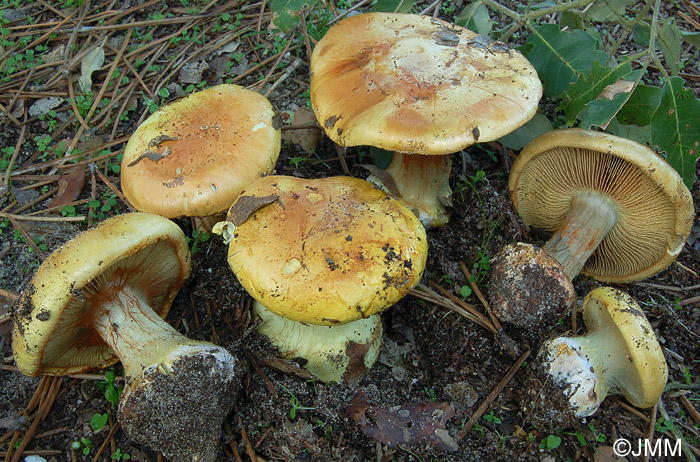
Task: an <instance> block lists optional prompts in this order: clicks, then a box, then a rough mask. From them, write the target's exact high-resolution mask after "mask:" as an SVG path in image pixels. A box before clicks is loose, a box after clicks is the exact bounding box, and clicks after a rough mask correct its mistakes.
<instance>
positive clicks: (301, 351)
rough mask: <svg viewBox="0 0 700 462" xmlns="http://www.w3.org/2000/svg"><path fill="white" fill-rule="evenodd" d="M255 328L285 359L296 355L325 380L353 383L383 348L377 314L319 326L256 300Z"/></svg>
mask: <svg viewBox="0 0 700 462" xmlns="http://www.w3.org/2000/svg"><path fill="white" fill-rule="evenodd" d="M253 313H254V314H255V316H256V317H257V318H258V319H260V325H259V326H258V332H260V334H262V335H263V336H264V337H266V338H267V339H268V340H269V342H270V343H271V344H272V345H273V346H274V347H275V348H277V351H278V352H279V354H280V356H281V357H283V358H285V359H296V360H297V361H298V362H299V363H300V364H301V365H302V366H303V367H304V368H305V369H306V370H307V371H308V372H309V373H311V374H312V375H313V376H315V377H318V378H319V379H321V380H323V381H324V382H335V383H342V382H345V383H348V384H350V385H353V384H355V383H357V382H359V380H360V379H361V378H362V376H363V375H364V374H365V373H366V372H367V371H368V370H369V369H371V368H372V366H373V365H374V363H375V362H376V361H377V358H378V357H379V352H380V350H381V348H382V333H383V331H382V319H381V316H379V315H378V314H373V315H371V316H370V317H368V318H362V319H358V320H357V321H352V322H348V323H346V324H339V325H337V326H321V325H316V324H305V323H302V322H299V321H292V320H291V319H288V318H285V317H283V316H278V315H276V314H274V313H273V312H272V311H270V310H268V309H267V308H265V307H264V306H263V304H262V303H260V302H259V301H257V300H255V302H254V303H253Z"/></svg>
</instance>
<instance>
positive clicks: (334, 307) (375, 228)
mask: <svg viewBox="0 0 700 462" xmlns="http://www.w3.org/2000/svg"><path fill="white" fill-rule="evenodd" d="M251 195H255V196H258V197H265V196H275V195H276V196H278V199H277V200H276V201H274V202H272V203H270V204H268V205H265V206H263V207H262V208H260V209H258V210H257V211H255V212H254V213H253V214H252V215H250V217H249V218H248V219H247V220H246V221H245V222H244V223H242V224H241V225H239V226H238V227H236V229H235V231H234V233H233V239H232V241H231V243H230V245H229V253H228V255H229V264H230V265H231V268H232V270H233V272H234V273H235V274H236V276H237V277H238V279H239V281H240V282H241V284H242V285H243V286H244V287H245V288H246V290H247V291H248V292H249V293H250V294H251V295H252V296H253V297H254V298H256V299H257V300H259V301H260V302H261V303H262V304H263V305H264V306H265V307H267V308H268V309H269V310H270V311H272V312H274V313H276V314H278V315H280V316H284V317H287V318H289V319H293V320H296V321H303V322H308V323H312V324H326V325H333V324H342V323H345V322H350V321H354V320H357V319H360V318H366V317H368V316H370V315H372V314H375V313H377V312H380V311H382V310H384V309H386V308H387V307H389V306H391V305H392V304H394V303H395V302H396V301H398V300H399V299H400V298H401V297H402V296H403V295H404V294H405V293H406V292H408V290H410V289H411V288H412V287H413V286H414V285H415V284H417V283H418V281H419V280H420V278H421V276H422V273H423V268H424V267H425V261H426V257H427V241H426V235H425V230H424V229H423V226H422V225H421V224H420V222H419V221H418V219H417V218H416V216H415V215H414V214H413V213H412V212H411V211H410V210H409V209H408V208H406V207H405V206H404V205H402V204H401V203H400V202H398V201H397V200H395V199H392V198H390V197H389V196H388V195H387V194H386V193H385V192H383V191H380V190H378V189H375V188H373V187H372V186H371V185H370V184H369V183H367V182H366V181H364V180H360V179H356V178H350V177H333V178H325V179H320V180H302V179H298V178H293V177H283V176H270V177H265V178H262V179H261V180H259V181H257V182H256V183H254V184H253V185H251V186H250V187H248V188H246V190H245V191H244V192H243V193H242V195H241V196H242V197H243V196H251ZM233 207H235V204H234V206H233ZM233 207H232V208H233Z"/></svg>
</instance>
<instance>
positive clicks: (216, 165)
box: [121, 84, 281, 222]
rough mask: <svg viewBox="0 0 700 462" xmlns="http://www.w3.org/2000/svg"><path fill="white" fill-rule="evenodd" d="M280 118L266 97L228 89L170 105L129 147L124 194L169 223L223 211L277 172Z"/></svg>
mask: <svg viewBox="0 0 700 462" xmlns="http://www.w3.org/2000/svg"><path fill="white" fill-rule="evenodd" d="M274 115H275V111H274V109H273V107H272V104H270V102H269V101H268V100H267V98H265V97H264V96H262V95H261V94H259V93H257V92H255V91H252V90H247V89H245V88H243V87H239V86H237V85H229V84H222V85H217V86H214V87H211V88H208V89H206V90H202V91H199V92H196V93H193V94H191V95H189V96H186V97H185V98H182V99H179V100H177V101H175V102H173V103H170V104H168V105H166V106H163V107H162V108H160V109H159V110H157V111H156V112H154V113H153V114H152V115H151V116H150V117H148V118H147V119H146V120H145V121H144V122H143V123H142V124H141V125H139V127H138V128H137V129H136V131H135V132H134V134H133V135H132V136H131V138H129V142H128V143H127V145H126V148H125V149H124V157H123V158H122V164H121V184H122V189H123V191H124V195H125V196H126V198H127V199H128V200H129V202H131V204H132V205H133V206H134V207H135V208H136V209H137V210H139V211H142V212H149V213H155V214H158V215H162V216H164V217H167V218H177V217H183V216H187V217H212V216H215V215H218V214H222V213H224V212H225V211H226V210H228V208H229V207H230V206H231V204H232V203H233V201H234V200H236V197H238V195H239V194H240V192H241V191H242V190H243V188H244V187H245V186H247V185H248V184H249V183H252V182H253V181H255V180H257V179H258V178H260V177H261V176H263V175H266V174H269V173H271V172H272V170H273V169H274V167H275V163H276V162H277V157H278V155H279V152H280V145H281V132H280V130H279V129H276V128H275V127H274V124H273V118H274ZM204 221H205V222H206V220H204ZM210 221H211V222H216V221H218V220H217V219H215V218H212V220H210Z"/></svg>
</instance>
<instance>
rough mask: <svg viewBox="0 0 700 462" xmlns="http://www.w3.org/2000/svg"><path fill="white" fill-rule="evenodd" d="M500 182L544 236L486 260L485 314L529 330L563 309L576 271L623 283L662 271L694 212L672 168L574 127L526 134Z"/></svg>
mask: <svg viewBox="0 0 700 462" xmlns="http://www.w3.org/2000/svg"><path fill="white" fill-rule="evenodd" d="M508 189H509V192H510V195H511V199H512V201H513V204H514V206H515V208H516V209H517V211H518V213H519V214H520V216H521V217H522V219H523V222H524V224H525V225H526V226H527V227H528V228H530V230H533V231H537V232H540V233H553V234H552V235H551V237H550V238H549V240H548V241H547V242H546V244H545V245H544V247H542V248H539V247H537V246H534V245H530V244H524V243H518V244H514V245H511V246H508V247H506V248H505V249H504V250H503V251H502V252H501V253H500V254H499V255H497V256H496V257H495V259H494V262H493V264H492V272H491V276H490V280H489V284H488V289H489V298H490V300H491V303H492V307H493V310H494V312H495V313H496V314H497V316H498V317H499V318H500V319H501V320H504V321H506V322H510V323H512V324H514V325H516V326H517V327H521V328H524V329H530V330H532V331H536V330H537V326H539V325H542V324H543V323H545V324H546V323H547V319H556V318H557V317H558V316H559V317H560V316H562V315H564V314H565V313H566V312H567V311H568V309H569V307H570V305H571V303H572V302H573V301H574V300H575V292H574V289H573V285H572V283H571V280H572V279H573V278H574V277H575V276H576V275H578V274H579V273H581V274H585V275H590V276H593V277H594V278H595V279H597V280H599V281H602V282H615V283H624V282H631V281H638V280H640V279H644V278H646V277H649V276H651V275H652V274H655V273H657V272H659V271H661V270H662V269H664V268H666V267H667V266H668V265H670V264H671V263H672V262H673V261H674V260H675V258H676V257H677V256H678V254H679V252H680V251H681V249H682V248H683V246H684V244H685V241H686V238H687V237H688V233H689V232H690V227H691V224H692V219H693V214H694V210H693V202H692V198H691V195H690V192H689V191H688V188H687V187H686V186H685V184H684V183H683V180H682V179H681V177H680V175H679V174H678V173H677V172H676V171H675V170H674V169H673V167H671V166H670V165H669V164H668V163H667V162H666V161H665V160H664V159H663V158H661V157H660V156H659V155H658V154H656V153H655V152H654V151H652V150H651V149H649V148H647V147H646V146H643V145H641V144H639V143H636V142H634V141H631V140H628V139H624V138H620V137H617V136H613V135H609V134H607V133H602V132H596V131H591V130H582V129H577V128H572V129H562V130H554V131H551V132H548V133H545V134H544V135H541V136H539V137H537V138H535V139H534V140H533V141H531V142H530V143H529V144H528V145H527V146H526V147H525V148H524V149H523V150H522V152H521V153H520V154H519V155H518V157H517V159H516V161H515V162H514V164H513V167H512V170H511V173H510V177H509V182H508Z"/></svg>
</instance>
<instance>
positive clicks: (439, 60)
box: [311, 13, 542, 227]
mask: <svg viewBox="0 0 700 462" xmlns="http://www.w3.org/2000/svg"><path fill="white" fill-rule="evenodd" d="M541 96H542V85H541V83H540V81H539V79H538V77H537V72H536V71H535V69H534V67H533V66H532V65H531V64H530V62H528V60H527V59H526V58H525V57H523V56H522V55H521V54H520V53H519V52H517V51H515V50H512V49H511V48H509V47H508V46H507V45H505V44H504V43H502V42H498V41H495V40H493V39H490V38H489V37H485V36H483V35H477V34H475V33H474V32H472V31H470V30H469V29H466V28H463V27H460V26H457V25H455V24H450V23H448V22H445V21H442V20H440V19H436V18H433V17H430V16H423V15H416V14H403V13H365V14H358V15H355V16H351V17H348V18H345V19H343V20H342V21H340V22H338V23H337V24H336V25H334V26H333V27H331V28H330V29H329V30H328V32H327V33H326V35H325V36H324V37H323V38H322V39H321V40H320V41H319V42H318V44H317V45H316V47H315V48H314V51H313V54H312V56H311V104H312V106H313V109H314V112H315V114H316V118H317V119H318V120H319V122H320V123H321V126H322V127H323V128H324V129H325V131H326V133H327V134H328V136H329V137H330V138H331V139H332V140H333V141H335V142H336V143H338V144H339V145H340V146H343V147H346V146H359V145H371V146H376V147H378V148H382V149H386V150H390V151H394V155H393V159H392V161H391V164H390V165H389V167H388V168H387V169H386V171H381V170H379V169H376V168H374V169H372V170H373V172H374V175H373V176H372V177H370V178H371V181H373V182H374V183H376V184H378V185H380V186H382V187H383V188H385V189H386V190H387V191H389V192H391V193H392V194H393V195H394V196H395V197H397V198H400V199H401V200H402V201H403V202H404V203H405V204H406V205H408V207H409V208H411V209H412V210H413V211H414V212H415V213H416V214H417V215H418V217H419V218H420V220H421V222H422V223H423V224H424V225H425V226H426V227H436V226H442V225H444V224H445V223H447V221H448V210H447V208H446V206H449V205H451V190H450V186H449V177H450V166H451V156H450V154H452V153H454V152H458V151H460V150H461V149H464V148H465V147H467V146H471V145H472V144H474V143H476V142H484V141H492V140H495V139H497V138H500V137H502V136H504V135H506V134H508V133H510V132H511V131H513V130H515V129H516V128H518V127H520V126H521V125H523V124H524V123H525V122H527V121H528V120H530V119H531V118H532V117H533V116H534V115H535V111H536V110H537V104H538V102H539V100H540V98H541Z"/></svg>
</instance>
